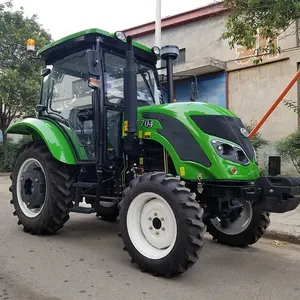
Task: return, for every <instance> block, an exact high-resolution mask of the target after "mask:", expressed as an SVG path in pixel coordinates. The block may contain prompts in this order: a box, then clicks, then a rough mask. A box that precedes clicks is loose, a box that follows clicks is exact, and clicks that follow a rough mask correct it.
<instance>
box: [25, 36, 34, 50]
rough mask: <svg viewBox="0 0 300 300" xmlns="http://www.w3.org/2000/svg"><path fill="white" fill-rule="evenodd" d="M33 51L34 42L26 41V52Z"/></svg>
mask: <svg viewBox="0 0 300 300" xmlns="http://www.w3.org/2000/svg"><path fill="white" fill-rule="evenodd" d="M34 50H35V41H34V40H32V39H29V40H27V51H28V52H34Z"/></svg>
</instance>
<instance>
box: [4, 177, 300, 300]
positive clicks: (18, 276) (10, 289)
mask: <svg viewBox="0 0 300 300" xmlns="http://www.w3.org/2000/svg"><path fill="white" fill-rule="evenodd" d="M8 183H9V180H8V179H7V178H5V177H0V299H1V300H29V299H30V300H31V299H34V300H62V299H63V300H68V299H70V300H74V299H78V300H85V299H105V300H110V299H114V300H119V299H120V300H121V299H132V300H138V299H159V300H161V299H172V300H176V299H183V300H184V299H188V300H192V299H197V300H201V299H203V300H204V299H205V300H207V299H212V300H218V299H222V300H226V299H230V300H235V299H238V300H240V299H243V300H248V299H272V300H276V299H291V300H293V299H295V300H296V299H297V300H298V299H299V294H300V288H299V270H300V246H298V245H294V244H289V243H283V242H278V241H272V240H269V239H262V240H261V241H259V242H258V243H257V244H255V245H254V246H252V247H249V248H246V249H239V248H230V247H226V246H222V245H219V244H217V243H215V242H213V241H212V240H211V238H210V237H209V238H208V239H207V240H206V246H205V247H204V249H203V251H202V254H201V256H200V259H199V261H198V262H197V263H196V265H194V266H193V268H192V269H190V270H189V271H188V272H187V273H185V274H183V275H182V276H180V277H177V278H174V279H162V278H156V277H153V276H151V275H149V274H146V273H141V272H140V271H139V270H138V269H137V267H136V266H135V265H132V264H131V263H130V257H129V256H128V254H127V252H123V251H122V246H123V244H122V240H121V238H120V237H118V235H117V233H118V226H117V225H116V224H110V223H105V222H102V221H101V220H99V219H97V218H96V217H95V216H94V215H88V216H82V215H75V214H72V215H71V219H70V221H69V222H68V223H67V224H66V226H65V227H64V228H63V229H62V230H60V231H59V232H58V233H57V234H55V235H53V236H44V237H41V236H32V235H30V234H26V233H24V232H23V230H22V228H21V226H17V224H16V220H17V219H16V217H14V216H12V212H13V208H12V206H11V205H10V204H9V200H10V199H9V194H8V192H7V188H8Z"/></svg>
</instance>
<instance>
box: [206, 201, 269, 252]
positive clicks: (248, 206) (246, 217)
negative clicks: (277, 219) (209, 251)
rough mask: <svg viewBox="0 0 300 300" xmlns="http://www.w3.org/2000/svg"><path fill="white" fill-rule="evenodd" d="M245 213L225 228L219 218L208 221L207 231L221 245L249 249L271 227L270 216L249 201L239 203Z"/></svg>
mask: <svg viewBox="0 0 300 300" xmlns="http://www.w3.org/2000/svg"><path fill="white" fill-rule="evenodd" d="M239 202H240V203H241V204H242V205H243V211H242V212H241V214H240V216H239V217H238V218H237V219H236V220H235V221H233V222H231V223H229V224H227V225H226V226H224V225H223V224H222V220H221V219H220V218H218V217H216V218H214V219H208V220H207V221H206V222H205V223H206V225H207V231H208V232H209V233H210V234H211V235H212V237H213V239H214V240H216V241H218V242H219V243H221V244H225V245H229V246H235V247H247V246H249V245H252V244H254V243H256V242H257V241H258V240H259V239H260V238H261V237H262V236H263V235H264V234H265V232H266V230H267V228H268V226H269V225H270V218H269V216H270V214H269V213H265V212H261V211H260V210H259V207H258V206H257V205H255V204H254V203H251V202H248V201H239Z"/></svg>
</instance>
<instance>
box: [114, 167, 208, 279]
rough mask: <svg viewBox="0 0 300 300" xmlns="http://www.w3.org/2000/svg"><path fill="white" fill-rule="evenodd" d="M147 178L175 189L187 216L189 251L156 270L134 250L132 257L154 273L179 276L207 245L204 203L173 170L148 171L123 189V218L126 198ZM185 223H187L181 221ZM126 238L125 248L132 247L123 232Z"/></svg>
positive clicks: (186, 249) (121, 214)
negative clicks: (200, 203)
mask: <svg viewBox="0 0 300 300" xmlns="http://www.w3.org/2000/svg"><path fill="white" fill-rule="evenodd" d="M145 181H150V182H154V183H156V184H161V185H163V186H164V188H165V189H166V190H167V191H169V192H171V193H172V194H173V196H174V199H176V200H178V204H179V205H180V207H181V209H182V212H183V213H184V220H185V226H186V229H185V230H186V244H185V245H186V247H185V251H184V252H183V253H181V255H180V257H174V260H173V262H172V267H169V268H166V269H162V270H160V271H157V270H154V269H152V268H149V267H147V266H146V265H145V264H143V263H142V262H141V261H138V259H136V257H134V253H129V254H130V255H131V257H132V261H133V262H134V263H137V264H138V266H139V267H140V269H141V270H142V271H143V272H149V273H152V275H154V276H165V277H167V278H170V277H174V276H177V275H179V274H182V273H184V272H186V271H187V270H188V269H189V268H190V267H192V265H194V264H195V263H196V261H197V260H198V258H199V256H198V255H199V253H200V251H201V249H202V247H203V246H204V241H203V236H204V234H205V232H206V225H205V224H204V223H203V222H202V215H203V209H202V208H201V207H200V205H199V204H198V203H197V202H196V201H195V200H194V196H193V194H192V193H191V191H190V190H189V189H188V188H186V187H185V186H184V184H183V183H182V182H180V181H179V180H178V179H177V178H175V177H174V176H172V175H170V174H166V173H163V172H153V173H145V174H143V175H141V176H139V177H137V178H135V179H134V180H132V181H131V182H130V184H129V187H127V188H126V189H125V190H124V191H123V198H122V201H121V202H120V203H119V207H120V215H119V218H118V219H119V220H120V219H122V218H124V217H125V213H126V212H125V211H124V210H123V207H124V201H128V200H126V199H127V194H128V193H129V191H130V190H131V189H133V188H135V187H136V186H137V185H138V184H139V183H143V182H145ZM180 226H184V225H180ZM121 231H123V232H124V231H125V229H124V228H121ZM122 238H123V242H124V246H125V249H127V251H129V250H128V249H129V247H128V241H126V238H125V239H124V234H123V233H122Z"/></svg>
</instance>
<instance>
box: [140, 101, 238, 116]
mask: <svg viewBox="0 0 300 300" xmlns="http://www.w3.org/2000/svg"><path fill="white" fill-rule="evenodd" d="M139 112H157V113H158V112H159V113H164V114H167V115H170V116H172V117H174V118H178V119H182V118H185V117H188V116H189V115H222V116H231V117H235V118H237V116H236V115H235V114H234V113H232V112H231V111H229V110H228V109H225V108H222V107H220V106H217V105H213V104H207V103H201V102H180V103H171V104H162V105H153V106H143V107H140V108H139Z"/></svg>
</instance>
